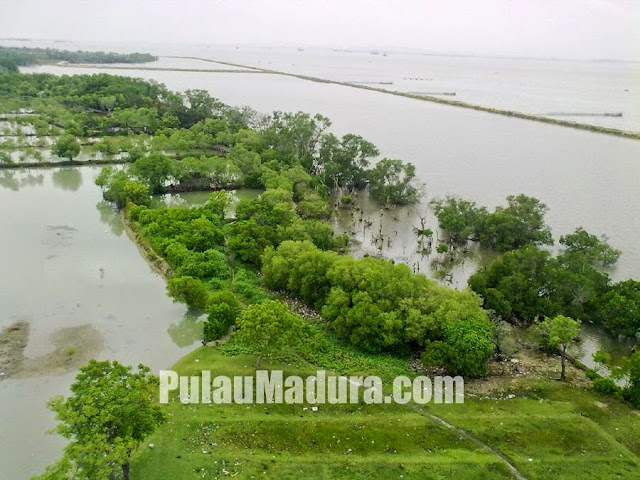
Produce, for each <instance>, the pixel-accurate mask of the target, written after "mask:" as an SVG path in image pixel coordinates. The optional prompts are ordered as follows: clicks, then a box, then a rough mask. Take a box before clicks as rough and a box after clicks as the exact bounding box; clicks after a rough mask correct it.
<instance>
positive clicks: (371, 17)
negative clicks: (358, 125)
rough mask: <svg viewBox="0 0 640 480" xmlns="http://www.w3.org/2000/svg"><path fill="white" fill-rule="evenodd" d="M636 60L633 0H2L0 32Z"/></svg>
mask: <svg viewBox="0 0 640 480" xmlns="http://www.w3.org/2000/svg"><path fill="white" fill-rule="evenodd" d="M8 37H20V38H37V39H62V40H76V41H118V42H135V43H141V42H145V43H146V42H154V43H192V44H194V43H195V44H201V43H207V44H241V45H249V44H251V45H292V46H330V47H339V48H376V47H377V48H398V49H402V48H412V49H419V50H423V51H427V52H431V53H453V54H477V55H507V56H530V57H552V58H577V59H594V58H595V59H604V58H609V59H632V60H640V1H639V0H395V1H391V0H387V1H380V0H324V1H323V0H317V1H308V0H307V1H302V0H272V1H266V0H235V1H233V0H181V1H170V0H109V1H96V0H0V38H8Z"/></svg>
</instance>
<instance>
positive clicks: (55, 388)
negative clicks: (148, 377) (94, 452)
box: [0, 167, 199, 479]
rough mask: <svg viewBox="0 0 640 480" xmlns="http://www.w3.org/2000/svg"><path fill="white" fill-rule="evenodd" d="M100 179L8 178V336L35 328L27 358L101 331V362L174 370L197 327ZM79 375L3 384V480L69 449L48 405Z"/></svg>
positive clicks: (69, 174) (26, 173)
mask: <svg viewBox="0 0 640 480" xmlns="http://www.w3.org/2000/svg"><path fill="white" fill-rule="evenodd" d="M98 172H99V168H95V167H78V168H74V169H71V168H62V169H59V168H51V169H41V170H38V169H30V170H17V171H0V242H1V243H0V245H1V247H2V248H0V265H2V266H3V269H4V272H5V274H4V275H3V276H2V278H0V305H1V308H0V312H1V313H0V328H3V327H5V326H7V325H10V324H12V323H13V322H15V321H18V320H26V321H28V322H29V323H30V325H31V334H30V337H29V343H28V345H27V348H26V349H25V355H26V356H27V357H28V358H37V357H39V356H41V355H43V354H46V353H49V352H50V351H51V350H52V349H53V345H52V343H51V336H52V334H53V333H55V332H56V331H59V330H60V329H62V328H65V327H74V326H81V325H86V324H91V325H93V326H94V327H95V328H96V329H97V330H98V332H99V333H100V335H101V337H102V340H103V344H104V348H103V349H102V350H101V351H96V352H95V357H96V358H98V359H116V360H119V361H121V362H124V363H126V364H129V365H137V364H138V363H145V364H146V365H149V366H150V367H151V368H152V369H154V370H157V369H160V368H167V367H170V366H171V365H172V364H173V363H174V362H175V361H176V360H178V359H179V358H180V357H182V356H183V355H184V354H185V353H186V352H187V351H189V350H190V349H191V348H192V345H193V344H194V342H196V341H197V340H198V338H199V333H198V332H197V322H196V320H195V319H193V318H192V317H191V316H189V315H186V313H187V312H186V308H185V307H184V306H183V305H181V304H174V303H172V301H171V299H169V298H168V297H167V296H166V295H165V282H164V280H163V279H162V278H161V277H160V276H158V275H157V274H155V273H154V272H153V271H152V270H151V268H150V267H149V265H148V264H147V263H146V262H145V260H144V259H143V258H142V257H141V255H140V253H139V252H138V250H137V248H136V246H135V244H134V243H133V242H132V241H131V240H130V239H129V238H128V237H127V234H126V232H125V231H124V228H123V225H122V222H121V220H120V217H119V216H118V215H117V214H116V213H115V212H114V211H113V209H112V208H111V207H110V206H109V205H108V204H106V203H104V202H102V201H101V200H102V199H101V192H100V189H99V188H98V187H96V186H95V185H94V184H93V180H94V178H95V177H96V176H97V174H98ZM194 329H195V330H194ZM194 332H195V333H194ZM44 372H46V368H45V369H44ZM73 377H74V374H66V375H61V376H41V377H36V378H26V379H8V380H3V381H0V405H2V409H0V424H1V425H2V429H0V444H1V445H2V446H3V447H2V448H1V449H0V466H1V467H0V470H1V475H0V476H1V477H2V478H11V479H22V478H29V477H30V476H32V475H34V474H37V473H39V472H41V471H42V470H43V468H44V467H45V466H46V465H48V464H50V463H51V462H53V461H54V460H55V459H57V458H58V457H59V455H60V452H61V448H62V446H63V442H62V440H61V439H59V438H58V437H57V436H55V435H46V434H45V432H46V430H48V429H49V428H51V427H52V426H53V416H52V415H51V414H50V413H49V412H48V411H47V410H46V408H45V404H46V402H47V400H48V399H49V398H50V397H51V396H53V395H57V394H65V393H66V392H67V390H68V387H69V385H70V382H71V381H72V379H73Z"/></svg>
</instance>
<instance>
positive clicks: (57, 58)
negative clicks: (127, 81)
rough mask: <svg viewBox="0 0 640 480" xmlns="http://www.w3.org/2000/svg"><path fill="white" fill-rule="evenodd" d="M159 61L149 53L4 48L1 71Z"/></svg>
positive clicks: (0, 63)
mask: <svg viewBox="0 0 640 480" xmlns="http://www.w3.org/2000/svg"><path fill="white" fill-rule="evenodd" d="M156 60H158V57H155V56H153V55H150V54H148V53H113V52H85V51H80V50H79V51H75V52H72V51H69V50H58V49H55V48H30V47H2V46H0V71H3V70H4V71H8V72H17V71H18V67H21V66H27V65H36V64H42V63H52V62H69V63H147V62H154V61H156Z"/></svg>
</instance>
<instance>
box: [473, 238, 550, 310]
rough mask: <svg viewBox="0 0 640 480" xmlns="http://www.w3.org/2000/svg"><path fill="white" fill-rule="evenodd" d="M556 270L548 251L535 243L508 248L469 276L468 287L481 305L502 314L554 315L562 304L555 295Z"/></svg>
mask: <svg viewBox="0 0 640 480" xmlns="http://www.w3.org/2000/svg"><path fill="white" fill-rule="evenodd" d="M558 279H560V277H558V276H556V270H555V269H554V264H553V262H552V259H551V255H550V254H549V252H546V251H544V250H540V249H539V248H538V247H536V246H534V245H528V246H526V247H523V248H520V249H518V250H514V251H512V252H507V253H505V254H504V255H502V256H500V257H498V258H497V259H496V260H494V261H493V262H492V263H491V264H490V265H489V266H488V267H485V268H481V269H479V270H478V271H477V272H475V273H474V274H473V275H471V277H470V278H469V282H468V283H469V287H470V288H471V290H473V291H474V292H476V293H477V294H478V295H480V296H481V297H482V298H483V299H484V307H485V308H486V309H488V310H493V311H494V312H495V313H496V314H497V315H498V316H500V317H502V318H509V317H511V316H514V317H517V318H519V319H522V320H525V321H527V322H531V321H533V320H534V319H535V318H536V317H537V316H539V315H547V316H553V315H555V314H557V313H559V312H558V310H559V309H560V307H561V305H559V304H558V298H557V295H556V293H555V292H556V290H557V288H556V286H557V283H556V281H557V280H558Z"/></svg>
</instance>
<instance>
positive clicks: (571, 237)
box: [560, 227, 622, 267]
mask: <svg viewBox="0 0 640 480" xmlns="http://www.w3.org/2000/svg"><path fill="white" fill-rule="evenodd" d="M560 244H562V245H563V246H564V255H565V256H568V257H574V258H575V257H577V258H580V259H581V260H583V261H584V262H585V263H588V264H590V265H601V266H605V267H606V266H610V265H613V264H614V263H616V262H617V261H618V258H620V255H621V254H622V252H621V251H620V250H616V249H615V248H613V247H612V246H610V245H609V244H608V243H607V239H606V238H598V237H596V236H595V235H592V234H590V233H589V232H587V231H586V230H585V229H584V228H582V227H578V228H576V230H575V232H573V233H570V234H568V235H563V236H562V237H560Z"/></svg>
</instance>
